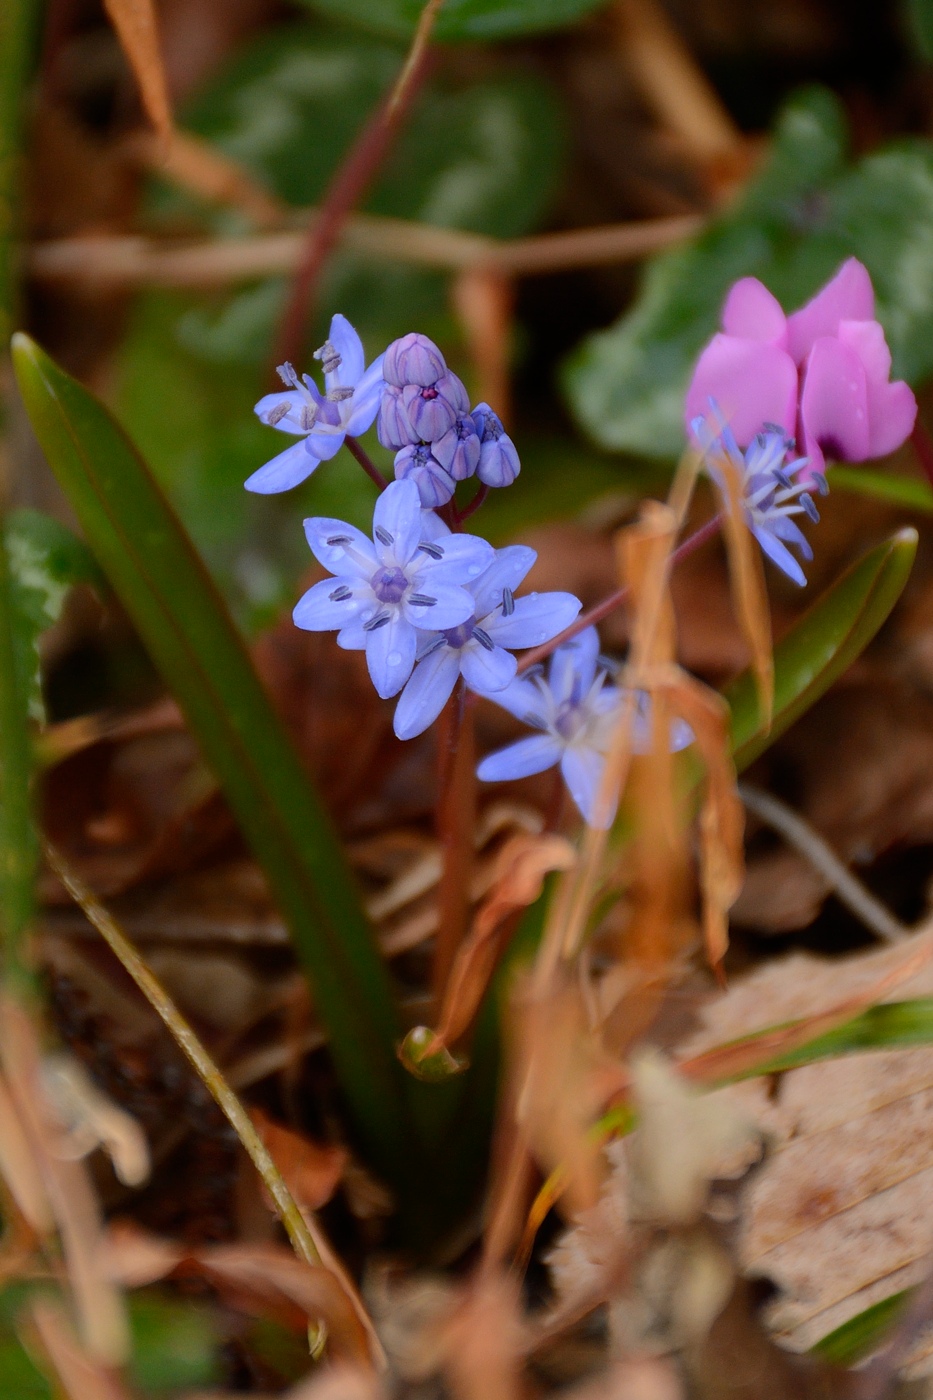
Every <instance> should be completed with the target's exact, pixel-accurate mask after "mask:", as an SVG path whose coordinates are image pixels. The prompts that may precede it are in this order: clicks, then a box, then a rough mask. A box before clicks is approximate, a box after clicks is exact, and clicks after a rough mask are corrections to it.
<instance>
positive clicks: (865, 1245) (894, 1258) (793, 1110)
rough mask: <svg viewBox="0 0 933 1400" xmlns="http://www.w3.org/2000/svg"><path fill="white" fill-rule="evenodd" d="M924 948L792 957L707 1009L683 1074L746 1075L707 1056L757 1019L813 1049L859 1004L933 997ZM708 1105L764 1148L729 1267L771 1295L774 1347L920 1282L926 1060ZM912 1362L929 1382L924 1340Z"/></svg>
mask: <svg viewBox="0 0 933 1400" xmlns="http://www.w3.org/2000/svg"><path fill="white" fill-rule="evenodd" d="M931 937H933V935H931V934H930V933H924V934H922V935H919V936H918V937H917V938H916V939H915V940H913V941H912V944H910V945H907V946H903V945H901V946H899V947H897V948H893V949H885V950H884V951H882V952H877V953H871V954H868V955H862V956H858V957H851V958H847V959H845V960H842V961H840V960H834V961H827V960H822V959H818V958H813V957H809V956H805V955H802V954H798V955H796V956H794V957H791V958H788V959H784V960H782V961H781V962H772V963H769V964H767V965H766V966H765V967H763V968H761V969H760V970H759V971H758V972H756V973H754V974H752V975H751V976H750V977H747V978H744V979H743V980H742V981H740V982H737V983H736V984H735V985H734V986H733V987H732V988H731V989H730V990H729V992H727V993H726V994H725V995H724V996H722V997H721V998H718V999H717V1000H716V1001H714V1002H713V1003H711V1004H710V1006H709V1007H708V1008H707V1009H706V1011H705V1013H704V1022H705V1024H704V1028H703V1030H702V1031H701V1032H700V1033H698V1034H697V1035H696V1036H694V1037H692V1039H691V1040H690V1042H689V1043H688V1044H686V1045H684V1046H682V1047H681V1052H682V1053H683V1054H684V1055H685V1056H686V1055H689V1056H690V1058H691V1061H692V1064H691V1063H688V1064H686V1065H685V1066H684V1068H685V1069H687V1070H689V1071H690V1072H691V1073H693V1074H698V1073H699V1072H701V1071H702V1073H703V1074H704V1075H706V1074H708V1075H709V1076H710V1077H711V1078H713V1077H717V1076H719V1075H721V1074H722V1073H723V1071H724V1070H725V1072H726V1073H735V1072H742V1070H743V1069H746V1070H747V1069H749V1068H751V1066H752V1064H753V1063H754V1062H753V1061H751V1059H750V1058H749V1057H750V1054H751V1046H750V1043H745V1044H744V1045H742V1046H735V1047H731V1048H730V1047H728V1045H727V1046H726V1047H724V1048H723V1049H722V1050H717V1049H716V1047H718V1046H720V1045H721V1044H722V1042H729V1041H731V1040H735V1039H736V1038H737V1037H742V1036H748V1035H749V1033H750V1032H752V1031H753V1030H754V1029H757V1028H758V1027H760V1025H761V1022H762V1020H763V1019H764V1017H765V1015H766V1016H767V1019H768V1020H769V1021H771V1020H773V1021H774V1022H777V1023H778V1024H780V1023H781V1022H787V1021H791V1020H793V1021H795V1022H796V1023H797V1025H796V1027H794V1028H793V1029H794V1030H795V1032H796V1033H798V1034H799V1030H800V1024H801V1023H807V1024H808V1025H809V1027H810V1029H809V1031H808V1033H807V1034H806V1035H805V1036H804V1039H809V1038H811V1037H812V1035H813V1034H818V1033H819V1032H820V1030H822V1029H823V1028H824V1027H825V1028H827V1029H828V1028H829V1026H830V1025H831V1024H839V1021H840V1020H848V1019H850V1017H851V1016H852V1015H854V1014H856V1011H857V1010H858V1009H859V1008H861V1007H864V1006H866V1005H872V1004H875V1003H877V1002H884V1001H891V1000H901V999H903V998H905V997H906V998H912V997H918V996H931V995H933V958H931ZM840 994H843V999H842V1000H840ZM846 994H847V995H846ZM843 1006H845V1007H846V1009H847V1014H845V1015H840V1007H843ZM796 1043H797V1044H800V1043H801V1042H800V1040H797V1041H796ZM775 1044H776V1042H775ZM783 1048H784V1047H783V1046H781V1047H779V1048H777V1049H775V1048H774V1045H772V1046H770V1047H769V1049H770V1051H771V1054H774V1053H780V1052H781V1049H783ZM788 1048H789V1047H788ZM759 1053H760V1048H759ZM742 1055H744V1056H745V1059H744V1063H743V1061H742V1059H741V1058H738V1059H737V1058H736V1056H742ZM758 1062H759V1063H760V1062H761V1061H760V1060H759V1061H758ZM712 1097H713V1099H714V1100H719V1101H729V1102H732V1103H734V1104H735V1105H736V1106H738V1107H739V1108H740V1109H741V1110H742V1111H743V1112H745V1113H746V1114H747V1115H748V1116H749V1117H751V1118H752V1119H753V1120H754V1121H755V1122H756V1123H757V1124H758V1125H759V1127H760V1128H761V1129H762V1130H763V1131H764V1132H766V1133H767V1134H768V1136H769V1138H770V1139H771V1142H772V1147H773V1151H772V1155H771V1156H770V1158H769V1159H768V1160H767V1161H766V1163H765V1166H764V1167H763V1169H762V1170H761V1171H760V1172H759V1173H757V1174H756V1175H755V1177H754V1178H753V1179H752V1181H751V1182H750V1183H749V1186H748V1190H747V1195H746V1198H745V1201H744V1208H743V1214H742V1220H741V1229H740V1233H739V1259H740V1262H741V1264H742V1266H743V1267H744V1268H745V1269H746V1270H747V1271H748V1272H750V1273H752V1274H754V1275H762V1276H765V1277H767V1278H770V1279H772V1280H773V1281H774V1282H775V1283H776V1284H777V1285H778V1287H779V1288H780V1289H781V1295H780V1297H779V1298H778V1299H777V1301H776V1303H775V1304H773V1305H772V1308H771V1310H770V1318H771V1322H772V1324H773V1326H774V1327H775V1328H776V1329H777V1332H778V1335H779V1338H780V1339H781V1340H783V1341H785V1342H786V1343H787V1344H789V1345H790V1346H791V1347H792V1348H793V1349H794V1350H804V1349H806V1348H809V1347H810V1346H812V1345H813V1344H814V1343H815V1342H817V1341H818V1340H819V1339H820V1338H822V1337H824V1336H826V1335H827V1334H828V1333H829V1332H831V1331H833V1330H835V1328H836V1327H838V1326H841V1325H842V1324H843V1323H844V1322H846V1321H847V1320H849V1319H850V1318H852V1317H855V1316H856V1315H858V1314H859V1313H861V1312H863V1311H864V1310H865V1309H866V1308H868V1307H870V1306H872V1305H873V1304H874V1303H877V1302H879V1301H881V1300H883V1299H885V1298H888V1297H890V1296H891V1295H892V1294H895V1293H897V1292H898V1291H900V1290H901V1289H903V1288H906V1287H909V1286H910V1285H912V1284H914V1283H916V1282H917V1281H918V1280H919V1279H920V1277H922V1275H923V1274H924V1273H925V1272H926V1271H927V1269H928V1268H929V1255H930V1251H931V1249H933V1225H931V1212H930V1201H931V1200H933V1145H931V1136H930V1132H929V1124H930V1121H931V1115H933V1050H931V1049H926V1048H919V1049H909V1050H891V1051H873V1052H867V1053H863V1054H859V1055H852V1056H848V1057H844V1058H841V1059H838V1060H829V1061H824V1062H821V1063H816V1064H812V1065H806V1066H803V1067H801V1068H799V1069H795V1070H791V1071H788V1072H787V1073H785V1074H783V1075H782V1076H781V1079H780V1081H779V1084H778V1088H777V1092H776V1093H774V1092H772V1091H771V1089H770V1088H769V1085H768V1083H766V1082H765V1081H763V1080H761V1079H756V1080H748V1081H746V1082H744V1083H741V1084H735V1085H731V1086H729V1087H728V1088H724V1089H721V1090H719V1091H717V1092H716V1093H715V1094H714V1095H713V1096H712ZM913 1363H914V1365H915V1366H916V1367H917V1368H918V1369H920V1370H923V1371H930V1370H931V1369H933V1348H931V1346H930V1339H929V1337H927V1338H924V1339H921V1341H920V1342H919V1343H918V1345H917V1347H916V1349H915V1351H914V1354H913Z"/></svg>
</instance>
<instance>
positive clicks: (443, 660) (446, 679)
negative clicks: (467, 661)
mask: <svg viewBox="0 0 933 1400" xmlns="http://www.w3.org/2000/svg"><path fill="white" fill-rule="evenodd" d="M459 675H460V654H459V652H457V651H455V650H454V649H453V647H449V646H441V647H438V648H437V650H436V651H434V652H432V653H431V655H430V656H427V657H425V659H424V660H423V661H421V662H419V663H418V665H417V666H416V667H415V669H414V671H413V672H412V675H411V679H410V680H409V682H408V684H407V685H406V686H405V689H404V690H403V691H402V694H401V696H400V697H399V702H398V704H397V705H396V707H395V732H396V734H397V735H398V737H399V738H400V739H414V738H415V737H416V735H418V734H423V733H424V731H425V730H426V729H427V728H428V726H429V725H431V724H433V723H434V721H435V720H436V719H437V717H438V715H439V714H440V712H441V710H442V709H443V708H444V706H445V705H446V704H447V701H448V700H449V699H450V696H451V694H452V693H453V688H454V686H455V685H456V683H457V679H458V677H459Z"/></svg>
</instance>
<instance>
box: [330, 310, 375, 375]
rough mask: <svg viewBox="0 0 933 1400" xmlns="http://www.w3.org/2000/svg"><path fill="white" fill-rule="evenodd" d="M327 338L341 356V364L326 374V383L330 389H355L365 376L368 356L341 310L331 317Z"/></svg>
mask: <svg viewBox="0 0 933 1400" xmlns="http://www.w3.org/2000/svg"><path fill="white" fill-rule="evenodd" d="M327 339H328V341H329V342H330V344H331V345H332V346H333V347H334V349H335V350H336V352H337V354H338V355H339V356H340V364H339V365H338V366H337V368H336V369H335V370H332V371H331V373H330V374H325V375H324V383H325V384H326V385H327V388H328V389H354V388H355V387H356V385H357V384H358V383H359V381H360V380H361V379H362V377H363V366H364V365H365V364H366V357H365V355H364V354H363V342H362V341H361V340H360V338H359V336H358V335H357V333H356V331H355V330H354V329H353V327H352V326H351V325H350V322H349V321H348V320H347V318H346V316H341V314H340V312H339V311H338V312H337V315H336V316H333V317H332V318H331V323H330V334H329V335H328V337H327Z"/></svg>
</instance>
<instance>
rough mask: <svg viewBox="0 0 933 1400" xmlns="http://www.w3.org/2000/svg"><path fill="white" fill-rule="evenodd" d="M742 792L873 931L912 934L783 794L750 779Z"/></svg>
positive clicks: (892, 938) (888, 936) (885, 935)
mask: <svg viewBox="0 0 933 1400" xmlns="http://www.w3.org/2000/svg"><path fill="white" fill-rule="evenodd" d="M739 796H740V797H741V799H742V801H743V802H744V803H745V806H746V807H747V808H748V810H749V811H750V812H754V814H755V816H756V817H759V818H760V819H761V820H762V821H763V822H766V823H767V825H768V826H771V827H773V828H774V830H775V831H778V832H780V834H781V835H782V836H783V837H784V840H785V841H786V842H787V843H788V845H790V846H793V848H794V850H795V851H799V852H800V854H801V855H802V856H804V857H805V858H806V859H807V860H808V861H809V862H810V864H811V865H812V866H813V868H814V870H818V871H819V872H820V874H821V875H822V876H823V877H824V879H826V880H827V881H828V882H829V884H830V885H831V886H832V889H833V893H834V894H835V895H836V898H837V899H838V900H839V902H840V903H841V904H844V905H845V906H846V908H847V909H850V910H851V911H852V913H853V914H855V916H856V917H857V918H859V919H861V921H862V923H863V924H865V926H866V928H870V929H871V931H872V933H875V934H877V935H878V937H879V938H882V939H884V941H885V942H886V943H900V942H901V941H902V940H903V939H905V938H909V937H910V936H911V934H912V932H913V930H912V929H910V928H909V927H908V926H907V924H902V923H901V921H900V919H896V918H895V917H894V915H893V914H892V913H891V912H890V910H889V909H887V908H886V907H885V906H884V905H883V904H882V903H881V901H880V900H878V899H876V898H875V896H874V895H873V894H872V893H871V891H870V890H868V889H866V887H865V886H864V885H863V884H862V882H861V880H859V879H857V878H856V876H854V875H853V874H852V872H851V870H849V869H848V867H847V866H846V865H844V864H843V862H842V861H841V860H840V859H839V857H838V856H837V855H836V853H835V851H834V850H833V849H832V848H831V847H830V846H829V845H828V844H827V843H826V842H825V841H824V840H823V838H822V836H821V835H820V834H819V832H818V831H815V830H814V828H813V827H812V826H811V825H810V823H809V822H808V821H805V820H804V818H803V817H801V816H798V814H797V813H796V812H795V811H793V810H792V809H791V808H790V807H788V806H787V804H786V803H784V802H782V801H781V800H780V798H777V797H773V796H772V795H771V793H768V792H762V791H761V790H760V788H756V787H751V786H749V784H748V783H739Z"/></svg>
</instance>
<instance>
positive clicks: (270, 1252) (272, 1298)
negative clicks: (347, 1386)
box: [100, 1225, 372, 1366]
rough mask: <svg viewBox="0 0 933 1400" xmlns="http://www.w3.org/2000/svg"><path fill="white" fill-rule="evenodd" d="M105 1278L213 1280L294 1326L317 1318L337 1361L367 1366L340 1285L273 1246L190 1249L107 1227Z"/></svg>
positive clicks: (249, 1306) (248, 1305) (366, 1344)
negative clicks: (171, 1277) (325, 1332)
mask: <svg viewBox="0 0 933 1400" xmlns="http://www.w3.org/2000/svg"><path fill="white" fill-rule="evenodd" d="M100 1259H101V1262H102V1265H103V1267H104V1268H105V1269H106V1271H107V1274H108V1276H109V1277H110V1278H111V1279H114V1280H117V1281H119V1282H121V1283H123V1284H125V1285H127V1286H128V1287H140V1286H141V1285H143V1284H146V1283H154V1282H156V1281H157V1280H158V1279H160V1278H168V1277H170V1276H172V1275H176V1274H177V1275H178V1276H184V1277H192V1276H193V1277H197V1278H202V1279H205V1280H206V1281H207V1282H209V1283H211V1284H213V1286H214V1287H215V1288H216V1289H217V1291H218V1292H219V1293H220V1294H221V1295H222V1296H223V1297H224V1298H226V1299H227V1300H228V1302H230V1303H231V1304H232V1305H233V1306H234V1307H239V1308H240V1309H241V1310H243V1311H245V1312H248V1313H255V1314H257V1315H259V1316H269V1317H274V1318H276V1320H278V1321H279V1322H281V1323H283V1324H284V1325H285V1326H288V1327H291V1328H292V1329H293V1330H295V1331H299V1332H300V1331H303V1330H304V1329H306V1328H307V1327H308V1326H309V1325H313V1326H317V1325H318V1324H319V1323H320V1322H321V1321H322V1320H323V1322H324V1325H325V1326H326V1328H327V1345H328V1350H329V1352H330V1354H332V1355H333V1356H334V1357H335V1358H337V1359H342V1360H345V1361H349V1362H353V1363H357V1364H360V1365H363V1366H368V1365H369V1362H370V1357H371V1355H372V1352H371V1347H370V1338H369V1334H368V1333H367V1330H366V1328H365V1327H364V1326H363V1324H362V1322H361V1320H360V1317H359V1315H358V1313H357V1310H356V1308H355V1307H354V1305H353V1300H352V1298H351V1297H350V1295H349V1294H348V1292H347V1290H346V1288H345V1287H344V1284H343V1282H342V1280H341V1279H340V1278H338V1277H337V1276H336V1275H335V1274H334V1273H333V1272H332V1271H331V1269H329V1268H323V1267H315V1266H312V1265H310V1264H305V1263H304V1262H303V1261H301V1260H299V1259H296V1257H295V1255H294V1254H292V1253H291V1251H290V1250H288V1249H285V1248H284V1246H280V1245H275V1244H225V1245H213V1246H207V1247H205V1248H202V1249H194V1250H189V1249H187V1248H185V1246H184V1245H179V1244H175V1243H174V1242H173V1241H169V1240H162V1239H159V1238H158V1237H157V1236H152V1235H149V1234H147V1233H146V1232H144V1231H141V1230H138V1229H136V1228H135V1227H134V1226H130V1225H124V1226H122V1227H120V1228H118V1229H111V1230H110V1231H109V1233H108V1235H107V1237H106V1242H105V1244H104V1246H103V1247H102V1249H101V1251H100Z"/></svg>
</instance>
